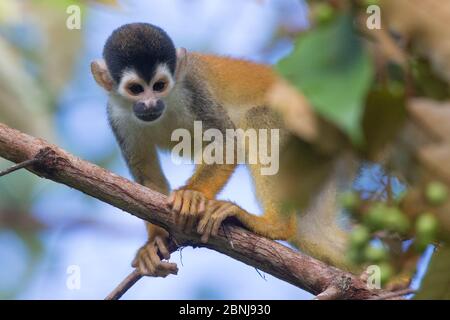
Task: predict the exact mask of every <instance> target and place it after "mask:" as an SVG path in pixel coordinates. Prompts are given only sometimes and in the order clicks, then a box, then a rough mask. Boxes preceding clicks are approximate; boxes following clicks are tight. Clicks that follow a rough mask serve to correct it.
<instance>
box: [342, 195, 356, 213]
mask: <svg viewBox="0 0 450 320" xmlns="http://www.w3.org/2000/svg"><path fill="white" fill-rule="evenodd" d="M340 203H341V206H342V207H343V208H344V209H347V210H354V209H356V208H357V207H358V205H359V195H358V193H356V192H351V191H350V192H345V193H343V194H342V195H341V197H340Z"/></svg>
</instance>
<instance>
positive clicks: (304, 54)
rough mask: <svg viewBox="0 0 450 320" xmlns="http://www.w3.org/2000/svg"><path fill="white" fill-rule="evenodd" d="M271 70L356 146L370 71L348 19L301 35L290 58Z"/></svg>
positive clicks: (346, 17) (360, 136) (366, 55)
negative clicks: (286, 81)
mask: <svg viewBox="0 0 450 320" xmlns="http://www.w3.org/2000/svg"><path fill="white" fill-rule="evenodd" d="M277 70H278V71H279V73H281V75H282V76H284V77H285V78H286V79H288V80H289V81H290V82H291V83H292V84H293V85H294V86H296V87H297V88H298V89H299V90H300V91H301V92H302V93H303V94H304V95H305V96H306V97H307V98H308V100H309V101H310V102H311V103H312V105H313V106H314V108H315V109H316V111H317V112H319V113H320V114H321V115H322V116H323V117H325V118H326V119H328V120H330V121H331V122H333V123H334V124H336V125H337V126H338V127H339V128H341V129H342V130H343V131H344V132H346V133H347V134H348V135H349V136H350V138H351V139H352V141H353V142H354V143H355V144H361V143H362V140H363V135H362V129H361V118H362V114H363V110H364V101H365V98H366V94H367V92H368V90H369V88H370V85H371V82H372V79H373V74H374V71H373V67H372V61H371V58H370V56H369V53H368V52H367V51H366V49H365V47H364V44H363V42H362V39H361V38H360V37H358V36H357V34H356V33H355V30H354V28H353V20H352V17H351V16H349V15H343V16H340V17H338V18H336V20H334V21H332V22H330V23H328V24H325V25H322V26H319V27H317V28H315V29H313V30H311V31H310V32H308V33H306V34H304V35H301V36H300V37H299V38H298V40H297V42H296V45H295V49H294V51H293V52H292V54H291V55H289V56H288V57H286V58H285V59H283V60H282V61H280V63H279V64H278V66H277Z"/></svg>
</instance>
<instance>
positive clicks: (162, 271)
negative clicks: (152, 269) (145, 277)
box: [156, 263, 178, 278]
mask: <svg viewBox="0 0 450 320" xmlns="http://www.w3.org/2000/svg"><path fill="white" fill-rule="evenodd" d="M169 274H173V275H177V274H178V267H177V265H176V264H175V263H167V265H164V266H162V268H159V269H158V270H156V276H158V277H163V278H165V277H167V276H168V275H169Z"/></svg>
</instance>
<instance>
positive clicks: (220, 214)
mask: <svg viewBox="0 0 450 320" xmlns="http://www.w3.org/2000/svg"><path fill="white" fill-rule="evenodd" d="M231 210H232V205H229V206H224V207H222V208H220V209H219V211H217V212H216V213H214V216H215V219H213V220H214V225H213V228H212V232H211V234H212V235H213V236H217V234H218V233H219V228H220V226H221V225H222V223H223V221H224V220H225V219H226V218H228V217H229V216H232V215H233V212H232V211H231Z"/></svg>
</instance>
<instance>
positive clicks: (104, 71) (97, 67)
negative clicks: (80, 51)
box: [91, 60, 114, 92]
mask: <svg viewBox="0 0 450 320" xmlns="http://www.w3.org/2000/svg"><path fill="white" fill-rule="evenodd" d="M91 72H92V75H93V76H94V79H95V81H96V82H97V83H98V84H99V85H100V87H102V88H103V89H105V90H106V91H108V92H110V91H111V90H112V89H113V85H114V82H113V80H112V78H111V75H110V74H109V71H108V68H107V67H106V63H105V60H94V61H92V62H91Z"/></svg>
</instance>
